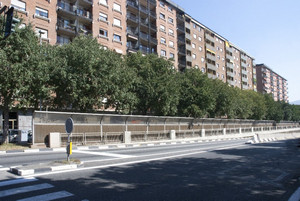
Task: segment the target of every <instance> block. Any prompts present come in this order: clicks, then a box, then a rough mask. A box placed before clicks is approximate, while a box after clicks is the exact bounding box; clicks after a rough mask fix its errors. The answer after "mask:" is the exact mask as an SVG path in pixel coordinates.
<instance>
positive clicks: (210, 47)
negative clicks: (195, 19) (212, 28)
mask: <svg viewBox="0 0 300 201" xmlns="http://www.w3.org/2000/svg"><path fill="white" fill-rule="evenodd" d="M206 49H209V50H210V51H213V52H215V51H216V48H215V47H214V46H212V45H211V44H209V43H206Z"/></svg>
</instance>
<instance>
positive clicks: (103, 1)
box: [99, 0, 107, 6]
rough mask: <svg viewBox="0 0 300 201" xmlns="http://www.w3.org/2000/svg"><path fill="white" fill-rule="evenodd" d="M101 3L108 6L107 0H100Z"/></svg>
mask: <svg viewBox="0 0 300 201" xmlns="http://www.w3.org/2000/svg"><path fill="white" fill-rule="evenodd" d="M99 2H100V4H102V5H105V6H107V0H100V1H99Z"/></svg>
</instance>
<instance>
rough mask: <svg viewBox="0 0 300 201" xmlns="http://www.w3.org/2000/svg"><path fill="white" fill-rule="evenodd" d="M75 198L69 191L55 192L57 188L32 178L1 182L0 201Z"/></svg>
mask: <svg viewBox="0 0 300 201" xmlns="http://www.w3.org/2000/svg"><path fill="white" fill-rule="evenodd" d="M72 196H74V195H73V194H72V193H70V192H67V191H55V186H54V185H52V184H49V183H43V182H42V181H40V180H38V179H36V178H34V177H30V178H20V179H11V180H7V181H2V182H0V200H17V201H40V200H43V201H50V200H57V199H62V200H64V199H66V198H68V197H72Z"/></svg>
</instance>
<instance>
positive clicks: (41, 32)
mask: <svg viewBox="0 0 300 201" xmlns="http://www.w3.org/2000/svg"><path fill="white" fill-rule="evenodd" d="M39 34H40V45H41V46H42V35H43V34H45V32H43V31H42V30H39ZM40 111H42V97H41V96H40Z"/></svg>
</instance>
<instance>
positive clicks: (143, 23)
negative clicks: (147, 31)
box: [140, 18, 149, 28]
mask: <svg viewBox="0 0 300 201" xmlns="http://www.w3.org/2000/svg"><path fill="white" fill-rule="evenodd" d="M140 22H141V24H142V25H143V26H145V27H147V28H148V24H149V20H148V19H142V18H141V20H140Z"/></svg>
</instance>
